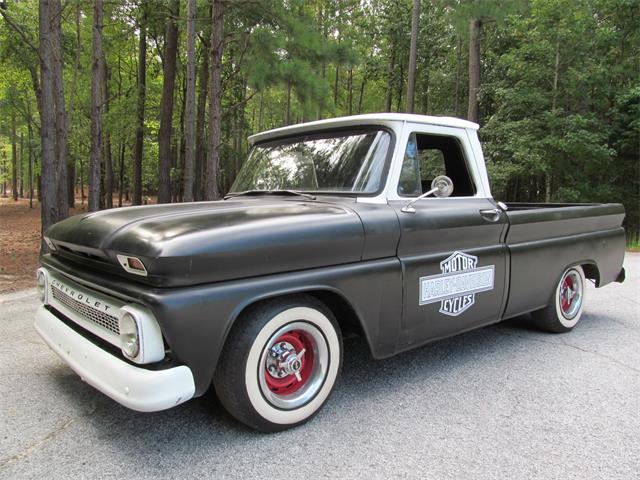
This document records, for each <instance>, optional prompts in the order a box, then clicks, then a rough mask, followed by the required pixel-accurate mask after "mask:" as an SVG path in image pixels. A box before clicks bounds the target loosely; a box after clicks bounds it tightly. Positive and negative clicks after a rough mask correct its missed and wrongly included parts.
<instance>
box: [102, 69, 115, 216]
mask: <svg viewBox="0 0 640 480" xmlns="http://www.w3.org/2000/svg"><path fill="white" fill-rule="evenodd" d="M103 62H104V63H103V74H104V90H103V91H104V113H105V116H106V117H107V118H108V117H109V101H110V100H109V95H110V91H109V78H110V76H111V75H110V73H109V66H108V65H107V62H106V58H104V59H103ZM107 125H108V124H107ZM111 153H112V152H111V132H110V131H109V128H107V129H105V131H104V208H113V157H112V155H111Z"/></svg>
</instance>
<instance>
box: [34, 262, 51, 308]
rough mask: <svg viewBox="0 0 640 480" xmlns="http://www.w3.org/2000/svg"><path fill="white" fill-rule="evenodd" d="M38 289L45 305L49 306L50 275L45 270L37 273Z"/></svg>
mask: <svg viewBox="0 0 640 480" xmlns="http://www.w3.org/2000/svg"><path fill="white" fill-rule="evenodd" d="M36 289H37V290H38V297H39V298H40V301H41V302H42V304H43V305H48V304H49V273H48V272H47V270H46V269H45V268H39V269H38V270H37V271H36Z"/></svg>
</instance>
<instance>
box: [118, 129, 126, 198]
mask: <svg viewBox="0 0 640 480" xmlns="http://www.w3.org/2000/svg"><path fill="white" fill-rule="evenodd" d="M126 145H127V144H126V142H125V141H124V140H123V141H122V143H121V144H120V168H119V174H118V180H119V182H118V183H119V185H118V207H121V206H122V192H123V191H124V151H125V148H126Z"/></svg>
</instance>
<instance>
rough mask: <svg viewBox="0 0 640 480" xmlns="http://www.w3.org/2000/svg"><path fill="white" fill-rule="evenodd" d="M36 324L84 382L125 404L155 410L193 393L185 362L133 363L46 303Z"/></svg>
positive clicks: (166, 406) (188, 396) (40, 332)
mask: <svg viewBox="0 0 640 480" xmlns="http://www.w3.org/2000/svg"><path fill="white" fill-rule="evenodd" d="M35 328H36V330H37V332H38V333H39V334H40V336H41V337H42V338H43V339H44V341H45V342H47V344H48V345H49V347H51V349H52V350H53V351H54V352H56V353H57V354H58V355H59V356H60V357H61V358H62V359H63V360H64V361H65V362H67V363H68V364H69V366H70V367H71V368H72V369H73V370H74V371H75V372H76V373H77V374H78V375H80V377H81V378H82V379H83V380H84V381H85V382H87V383H88V384H89V385H92V386H93V387H95V388H97V389H98V390H100V391H101V392H102V393H104V394H105V395H107V396H109V397H111V398H112V399H114V400H115V401H116V402H118V403H121V404H122V405H124V406H125V407H129V408H131V409H133V410H138V411H140V412H155V411H158V410H165V409H167V408H171V407H173V406H175V405H178V404H180V403H183V402H186V401H187V400H189V399H190V398H191V397H193V394H194V392H195V383H194V381H193V375H192V373H191V370H190V369H189V368H188V367H186V366H184V365H181V366H179V367H173V368H168V369H166V370H146V369H144V368H140V367H135V366H133V365H130V364H129V363H127V362H125V361H123V360H121V359H119V358H117V357H115V356H113V355H112V354H110V353H109V352H106V351H105V350H103V349H101V348H100V347H98V346H97V345H95V344H93V343H92V342H90V341H89V340H87V339H86V338H84V337H83V336H82V335H80V334H78V333H77V332H75V331H74V330H73V329H71V328H69V327H68V326H67V325H65V324H64V323H63V322H62V321H60V320H59V319H58V318H57V317H56V316H55V315H53V314H52V313H51V312H49V311H48V310H47V309H46V308H45V307H44V306H41V307H40V308H39V309H38V311H37V313H36V321H35Z"/></svg>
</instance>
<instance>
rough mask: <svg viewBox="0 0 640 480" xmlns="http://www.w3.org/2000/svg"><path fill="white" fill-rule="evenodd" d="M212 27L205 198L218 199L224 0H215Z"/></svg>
mask: <svg viewBox="0 0 640 480" xmlns="http://www.w3.org/2000/svg"><path fill="white" fill-rule="evenodd" d="M212 19H213V24H212V27H211V84H210V94H211V99H210V101H209V152H208V153H209V154H208V156H207V169H206V182H205V200H216V199H217V198H218V197H219V195H220V193H219V190H218V164H219V162H220V107H221V100H222V92H221V89H220V87H221V80H222V49H223V47H224V44H223V38H224V37H223V31H222V29H223V26H224V2H223V1H222V0H213V12H212Z"/></svg>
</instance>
